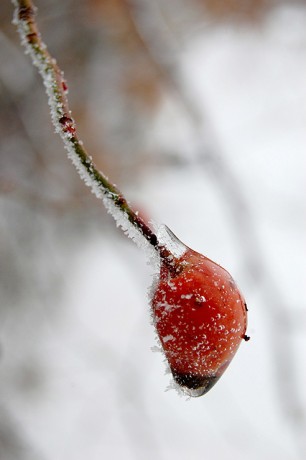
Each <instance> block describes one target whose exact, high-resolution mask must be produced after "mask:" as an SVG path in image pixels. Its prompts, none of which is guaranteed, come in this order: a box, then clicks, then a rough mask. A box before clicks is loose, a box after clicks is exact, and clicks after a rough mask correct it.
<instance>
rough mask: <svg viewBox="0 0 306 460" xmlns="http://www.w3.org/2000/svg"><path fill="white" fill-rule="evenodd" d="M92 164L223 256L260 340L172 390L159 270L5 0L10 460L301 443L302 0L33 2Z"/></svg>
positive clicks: (4, 283) (0, 144) (219, 452)
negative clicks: (196, 394)
mask: <svg viewBox="0 0 306 460" xmlns="http://www.w3.org/2000/svg"><path fill="white" fill-rule="evenodd" d="M36 5H37V6H38V8H39V16H38V22H39V26H40V29H41V32H42V35H43V38H44V41H45V42H46V43H47V44H48V46H49V50H50V52H51V53H52V54H53V55H54V56H55V57H56V59H57V61H58V64H59V65H60V67H61V68H62V69H63V70H64V72H65V76H66V79H67V82H68V87H69V91H70V92H69V98H70V105H71V109H72V113H73V116H74V118H75V119H76V121H77V125H78V132H79V135H80V137H81V138H82V140H83V141H84V143H85V146H86V147H87V149H88V151H89V152H90V154H91V155H92V156H93V158H94V160H95V162H96V164H97V165H98V167H99V168H100V169H102V170H103V171H104V172H105V173H106V174H107V175H108V176H109V177H110V178H111V180H112V181H113V182H115V183H116V184H117V185H118V186H119V188H120V189H121V190H123V191H124V193H125V195H126V196H127V198H128V199H129V200H130V201H131V202H132V203H133V204H134V207H135V208H137V209H139V210H140V211H141V212H142V213H143V214H144V215H145V216H146V217H147V218H148V219H149V218H151V219H152V220H153V221H154V222H160V223H165V224H167V225H168V226H169V227H170V228H171V229H172V231H173V232H174V233H175V234H176V235H177V236H178V237H179V238H180V239H181V240H182V241H183V242H184V243H185V244H187V245H188V246H190V247H192V248H193V249H195V250H197V251H199V252H202V253H204V254H205V255H207V256H208V257H210V258H212V259H213V260H215V261H217V262H218V263H220V264H221V265H223V266H224V267H225V268H227V269H228V270H229V271H230V272H231V273H232V275H233V276H234V278H235V279H236V281H237V282H238V284H239V285H240V287H241V289H242V291H243V292H244V295H245V297H246V299H247V303H248V306H249V328H248V335H250V336H251V340H250V341H249V342H247V343H243V344H242V345H241V347H240V349H239V351H238V353H237V356H236V358H235V359H234V361H233V362H232V364H231V366H230V367H229V369H228V370H227V372H226V373H225V375H224V376H223V377H222V379H221V380H220V382H219V383H218V385H217V386H216V387H214V389H213V390H211V392H209V393H208V394H207V395H206V396H204V397H202V398H199V399H193V400H187V398H185V397H180V396H179V395H178V394H177V393H176V392H175V391H174V390H169V391H165V390H167V387H168V386H169V383H170V382H171V378H170V376H169V374H167V373H166V372H165V370H166V366H165V364H164V362H163V356H162V354H161V353H153V352H152V350H151V348H152V347H154V346H155V345H156V344H157V342H156V339H155V332H154V329H153V326H152V324H151V317H150V308H149V301H148V289H149V287H150V284H151V277H152V269H151V268H150V266H149V265H148V264H147V260H146V254H143V253H142V252H141V251H140V250H139V249H137V248H136V246H134V244H133V243H132V242H131V241H130V240H128V239H127V238H126V237H125V236H124V235H122V233H121V232H120V230H118V229H115V224H114V222H113V220H112V218H111V216H109V215H108V214H107V213H106V212H105V210H104V209H103V206H102V203H101V202H99V201H98V200H97V199H96V198H95V197H94V196H93V195H92V194H91V193H90V191H89V189H88V188H86V187H85V185H84V184H83V183H82V181H81V180H80V179H79V177H78V175H77V173H76V172H75V170H74V168H73V166H72V165H71V164H70V162H69V161H68V159H67V157H66V153H65V151H64V148H63V146H62V143H61V141H60V139H59V138H58V136H56V135H55V134H54V129H53V127H52V126H51V122H50V116H49V111H48V106H47V100H46V95H45V93H44V89H43V85H42V83H41V80H40V77H39V76H38V75H37V72H36V69H33V68H32V65H31V63H30V60H29V58H28V56H25V55H24V50H23V49H22V48H21V46H20V44H19V37H18V36H17V32H16V30H15V27H14V26H13V25H12V24H11V19H12V14H13V11H12V10H13V8H12V5H11V3H10V2H9V1H4V2H1V16H0V20H1V30H0V58H1V66H0V98H1V100H0V165H1V166H0V181H1V183H0V208H1V214H0V254H1V255H0V257H1V258H0V289H1V291H0V460H28V459H31V460H35V459H40V460H54V459H56V460H66V459H67V458H71V459H74V460H83V459H91V460H96V459H97V460H98V459H101V458H109V459H115V460H117V459H121V458H124V459H126V460H128V459H133V460H138V459H139V460H140V459H143V458H145V459H147V460H151V459H152V460H157V459H158V460H166V459H167V460H171V459H175V460H183V459H192V460H200V459H202V458H208V459H210V460H229V459H235V460H240V459H241V460H242V459H243V460H244V459H245V458H248V460H258V459H260V460H272V459H277V460H298V459H304V458H305V455H306V440H305V436H306V435H305V433H306V426H305V411H306V392H305V386H306V369H305V355H306V353H305V351H306V334H305V332H306V331H305V329H306V314H305V287H304V286H305V284H304V283H305V265H304V250H305V232H304V226H305V209H304V191H305V160H304V157H305V147H306V134H305V126H306V60H305V51H306V2H305V1H302V0H300V1H296V0H287V1H286V0H283V1H281V0H279V1H277V0H190V1H188V2H187V1H184V0H167V1H162V0H154V1H152V0H151V1H150V0H84V1H82V2H79V1H77V0H66V1H65V2H63V1H61V0H53V1H52V2H47V1H45V0H40V1H38V0H37V2H36Z"/></svg>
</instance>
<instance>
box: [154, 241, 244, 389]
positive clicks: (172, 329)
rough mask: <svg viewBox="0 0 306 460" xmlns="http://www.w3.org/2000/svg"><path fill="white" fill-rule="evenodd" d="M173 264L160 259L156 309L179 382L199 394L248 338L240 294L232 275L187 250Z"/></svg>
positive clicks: (163, 341) (158, 325) (158, 326)
mask: <svg viewBox="0 0 306 460" xmlns="http://www.w3.org/2000/svg"><path fill="white" fill-rule="evenodd" d="M174 260H175V263H173V266H171V265H169V264H168V263H165V261H163V260H162V261H161V269H160V279H159V282H158V285H157V288H156V291H155V294H154V296H153V300H152V308H153V317H154V322H155V326H156V330H157V333H158V336H159V339H160V341H161V344H162V347H163V349H164V352H165V355H166V358H167V360H168V363H169V366H170V369H171V372H172V375H173V377H174V380H175V382H176V383H177V384H178V385H180V387H182V388H183V389H184V391H185V392H186V393H187V394H189V395H190V396H201V395H203V394H205V393H207V391H208V390H210V389H211V388H212V386H213V385H214V384H215V383H216V382H217V381H218V379H219V378H220V377H221V375H222V374H223V372H224V371H225V369H226V368H227V366H228V365H229V363H230V362H231V360H232V358H233V356H234V355H235V353H236V351H237V349H238V347H239V345H240V343H241V340H242V339H243V338H244V336H245V331H246V326H247V317H246V315H247V314H246V305H245V301H244V298H243V296H242V294H241V293H240V291H239V289H238V287H237V286H236V284H235V282H234V281H233V279H232V277H231V275H230V274H229V273H228V272H227V271H226V270H225V269H224V268H222V267H221V266H220V265H218V264H216V263H215V262H213V261H211V260H210V259H208V258H207V257H205V256H203V255H201V254H199V253H197V252H195V251H193V250H191V249H189V248H187V250H186V251H185V253H184V254H183V255H182V256H181V257H180V258H178V259H174Z"/></svg>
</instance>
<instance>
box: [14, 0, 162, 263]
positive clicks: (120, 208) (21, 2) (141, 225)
mask: <svg viewBox="0 0 306 460" xmlns="http://www.w3.org/2000/svg"><path fill="white" fill-rule="evenodd" d="M12 1H13V4H14V6H15V14H14V21H13V22H14V24H16V25H17V27H18V31H19V34H20V37H21V42H22V44H23V46H24V47H25V49H26V53H27V54H29V55H30V57H31V59H32V62H33V64H34V65H35V66H36V67H37V68H38V70H39V73H40V75H41V77H42V79H43V83H44V85H45V88H46V92H47V95H48V99H49V106H50V110H51V118H52V122H53V125H54V127H55V131H56V132H57V133H58V134H59V135H60V136H61V138H62V140H63V142H64V145H65V148H66V150H67V151H68V157H69V158H70V159H71V160H72V162H73V164H74V165H75V167H76V169H77V170H78V172H79V174H80V176H81V178H82V179H83V180H84V182H85V183H86V185H87V186H89V187H91V189H92V192H93V193H94V194H95V195H96V196H97V198H101V199H102V200H103V203H104V205H105V207H106V209H107V210H108V212H110V214H111V215H112V216H113V217H114V219H115V221H116V223H117V226H120V227H122V229H123V231H124V232H125V233H126V234H127V235H128V236H130V237H131V238H133V240H134V241H135V242H136V244H138V245H139V246H144V245H145V246H148V244H147V243H149V247H150V245H151V247H153V248H154V249H155V250H156V251H157V252H158V253H159V255H160V256H161V257H162V258H164V259H165V258H167V259H169V260H170V259H171V257H170V256H171V253H170V252H169V250H168V249H167V248H166V247H165V246H164V245H163V244H160V243H159V242H158V239H157V236H156V234H155V233H154V232H153V231H152V230H151V228H150V227H149V226H148V225H147V224H146V223H145V222H144V220H143V219H142V218H141V217H140V216H139V215H138V212H137V211H134V210H133V208H132V207H131V206H130V205H129V203H128V202H127V200H126V199H125V197H124V196H123V194H122V193H121V192H120V190H119V189H118V188H117V187H116V186H115V185H114V184H112V183H111V182H110V181H109V180H108V178H107V177H106V176H105V175H104V174H103V173H102V172H100V171H98V170H97V168H96V167H95V165H94V163H93V161H92V159H91V157H90V156H89V155H88V153H87V152H86V150H85V148H84V146H83V143H82V141H81V140H80V139H79V137H78V134H77V130H76V124H75V121H74V119H73V118H72V115H71V111H70V109H69V105H68V99H67V93H68V86H67V83H66V81H65V78H64V74H63V72H62V71H61V69H60V68H59V66H58V65H57V63H56V60H55V59H54V58H53V57H52V56H51V54H50V53H49V51H48V49H47V47H46V45H45V44H44V43H43V41H42V39H41V36H40V32H39V29H38V26H37V23H36V21H35V13H36V7H34V5H33V2H32V1H31V0H12ZM139 236H140V238H139ZM142 237H143V238H142Z"/></svg>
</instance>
